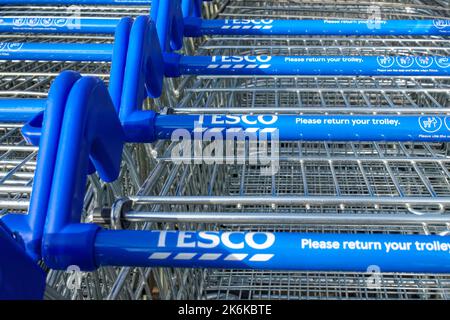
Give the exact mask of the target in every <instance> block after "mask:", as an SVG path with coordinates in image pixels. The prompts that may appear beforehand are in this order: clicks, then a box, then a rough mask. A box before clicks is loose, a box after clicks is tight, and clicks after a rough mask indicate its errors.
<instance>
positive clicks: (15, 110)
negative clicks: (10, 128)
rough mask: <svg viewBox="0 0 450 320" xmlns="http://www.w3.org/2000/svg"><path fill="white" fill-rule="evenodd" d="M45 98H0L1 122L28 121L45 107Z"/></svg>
mask: <svg viewBox="0 0 450 320" xmlns="http://www.w3.org/2000/svg"><path fill="white" fill-rule="evenodd" d="M46 103H47V100H45V99H0V122H26V121H29V120H31V119H32V118H33V117H34V116H35V115H36V114H37V113H39V112H41V111H43V110H44V109H45V106H46Z"/></svg>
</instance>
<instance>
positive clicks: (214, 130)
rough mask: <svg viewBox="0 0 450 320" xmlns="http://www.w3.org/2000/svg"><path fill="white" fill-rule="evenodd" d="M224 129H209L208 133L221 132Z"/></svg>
mask: <svg viewBox="0 0 450 320" xmlns="http://www.w3.org/2000/svg"><path fill="white" fill-rule="evenodd" d="M224 129H225V128H211V129H209V132H222V131H223V130H224Z"/></svg>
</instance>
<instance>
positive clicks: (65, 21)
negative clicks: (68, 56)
mask: <svg viewBox="0 0 450 320" xmlns="http://www.w3.org/2000/svg"><path fill="white" fill-rule="evenodd" d="M118 23H119V19H89V18H83V19H75V18H63V17H30V18H27V17H0V32H33V33H54V32H58V33H114V31H115V28H116V25H117V24H118Z"/></svg>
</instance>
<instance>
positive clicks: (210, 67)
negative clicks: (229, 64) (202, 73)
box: [207, 64, 219, 69]
mask: <svg viewBox="0 0 450 320" xmlns="http://www.w3.org/2000/svg"><path fill="white" fill-rule="evenodd" d="M218 66H219V65H218V64H210V65H208V67H207V68H208V69H215V68H217V67H218Z"/></svg>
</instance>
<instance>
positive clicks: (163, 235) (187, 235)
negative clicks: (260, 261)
mask: <svg viewBox="0 0 450 320" xmlns="http://www.w3.org/2000/svg"><path fill="white" fill-rule="evenodd" d="M152 232H158V233H159V236H158V244H157V246H158V247H159V248H164V247H166V246H167V243H168V242H169V241H168V238H169V237H170V238H171V241H170V242H171V244H172V245H173V242H172V241H176V247H177V248H204V249H213V248H217V247H219V246H225V247H227V248H229V249H234V250H236V249H245V248H251V249H255V250H264V249H268V248H270V247H271V246H272V245H273V244H274V243H275V234H273V233H270V232H247V233H244V232H222V233H220V232H217V231H202V232H198V233H196V232H191V231H152ZM196 235H197V236H196ZM173 237H175V239H174V238H173Z"/></svg>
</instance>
